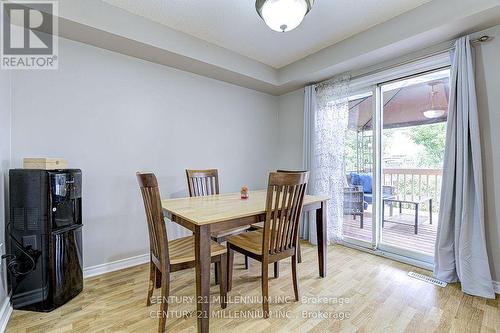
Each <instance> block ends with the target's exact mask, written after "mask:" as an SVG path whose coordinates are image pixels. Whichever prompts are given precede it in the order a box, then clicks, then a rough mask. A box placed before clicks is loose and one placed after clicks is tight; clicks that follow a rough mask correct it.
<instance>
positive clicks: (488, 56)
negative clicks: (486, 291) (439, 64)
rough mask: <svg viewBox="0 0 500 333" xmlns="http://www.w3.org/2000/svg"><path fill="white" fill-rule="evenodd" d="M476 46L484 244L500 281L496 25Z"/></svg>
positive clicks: (499, 36) (499, 46)
mask: <svg viewBox="0 0 500 333" xmlns="http://www.w3.org/2000/svg"><path fill="white" fill-rule="evenodd" d="M482 34H485V35H489V36H493V37H494V39H493V40H492V41H490V42H488V43H484V44H481V45H478V46H476V90H477V95H478V107H479V127H480V129H481V133H480V135H481V144H482V155H483V183H484V197H485V211H486V212H485V220H486V241H487V244H488V254H489V256H490V265H491V269H492V275H493V279H494V280H496V281H499V282H500V149H499V146H498V145H499V143H500V94H499V92H500V57H499V55H500V26H496V27H494V28H491V29H489V30H486V31H485V32H484V33H482Z"/></svg>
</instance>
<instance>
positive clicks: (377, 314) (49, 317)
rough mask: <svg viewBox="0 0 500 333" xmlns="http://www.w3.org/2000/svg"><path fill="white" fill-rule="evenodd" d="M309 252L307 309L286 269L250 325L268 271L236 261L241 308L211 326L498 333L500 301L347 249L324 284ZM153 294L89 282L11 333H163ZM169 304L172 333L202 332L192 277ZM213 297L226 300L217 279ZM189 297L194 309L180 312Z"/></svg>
mask: <svg viewBox="0 0 500 333" xmlns="http://www.w3.org/2000/svg"><path fill="white" fill-rule="evenodd" d="M302 251H303V263H302V264H299V266H298V267H299V268H298V272H299V288H300V289H299V290H300V293H301V297H303V298H304V299H302V300H303V302H297V303H295V302H293V301H292V300H293V289H292V279H291V274H290V264H289V262H288V261H286V262H282V265H281V276H280V277H279V278H278V279H273V278H272V279H271V280H270V283H269V287H270V296H271V297H275V298H274V299H272V300H271V301H272V303H271V305H270V310H271V318H269V319H262V318H248V317H249V316H252V315H253V316H257V317H258V316H259V314H261V312H260V311H261V305H260V303H259V299H258V297H260V295H261V292H260V281H259V274H260V273H259V272H260V267H259V264H258V263H257V262H255V261H251V267H250V269H249V270H244V269H243V257H242V256H239V255H236V256H235V274H234V282H233V290H232V291H231V292H230V294H229V295H230V299H229V301H230V302H233V303H230V304H229V305H228V307H227V309H226V310H224V311H222V310H221V308H220V304H219V303H215V304H212V306H211V311H214V312H213V314H214V315H215V316H216V317H217V318H215V317H214V318H212V319H211V320H210V329H211V332H238V333H244V332H251V333H257V332H273V333H274V332H344V331H345V332H427V333H428V332H500V296H498V295H497V299H496V300H485V299H482V298H477V297H472V296H468V295H465V294H463V293H462V292H461V291H460V286H459V285H457V284H455V285H449V286H448V287H446V288H440V287H436V286H433V285H430V284H427V283H424V282H421V281H418V280H414V279H411V278H409V277H408V276H407V273H408V271H409V270H414V271H417V272H420V273H425V274H430V272H427V271H423V270H420V269H417V268H414V267H412V266H408V265H405V264H402V263H398V262H395V261H392V260H389V259H385V258H382V257H378V256H374V255H371V254H368V253H364V252H359V251H357V250H353V249H349V248H346V247H343V246H331V247H329V249H328V276H327V277H326V278H324V279H321V278H319V277H318V265H317V255H316V248H315V247H313V246H311V245H309V244H307V243H302ZM147 286H148V266H147V265H140V266H136V267H132V268H128V269H124V270H121V271H117V272H112V273H108V274H104V275H101V276H98V277H94V278H89V279H86V280H85V287H84V291H83V292H82V293H81V294H80V295H79V296H78V297H76V298H75V299H73V300H72V301H70V302H69V303H67V304H66V305H64V306H62V307H60V308H59V309H57V310H54V311H52V312H51V313H34V312H25V311H17V310H15V311H14V312H13V314H12V316H11V319H10V321H9V324H8V326H7V332H9V333H11V332H19V333H21V332H29V333H35V332H43V333H49V332H50V333H55V332H60V333H61V332H156V328H157V319H154V318H151V314H153V315H154V314H155V313H154V312H155V311H156V310H157V309H158V305H157V304H156V305H155V304H153V305H152V306H151V307H149V308H148V307H146V299H145V297H146V290H147ZM155 294H156V295H157V294H158V293H157V292H156V293H155ZM171 295H173V296H176V297H177V299H176V302H175V303H174V304H171V305H170V308H169V310H170V311H172V312H173V314H174V315H178V316H180V318H174V317H170V318H168V319H167V330H166V331H167V332H195V331H196V318H195V317H194V316H190V313H191V312H192V311H194V310H195V308H196V305H195V303H193V302H189V297H194V295H195V275H194V270H193V269H188V270H185V271H180V272H175V273H173V274H172V286H171ZM211 295H212V296H213V297H217V296H218V287H216V286H214V285H213V279H212V288H211ZM182 297H184V298H186V299H185V301H186V302H184V303H181V298H182ZM238 297H247V298H244V299H238ZM276 298H277V299H276ZM252 300H253V301H254V302H252ZM239 301H240V302H239ZM241 301H245V302H246V304H243V303H241ZM342 301H343V302H344V304H339V303H340V302H342ZM317 302H320V303H321V304H313V303H317ZM307 303H309V304H307ZM280 316H281V317H280ZM318 316H322V317H329V318H330V319H321V318H318ZM238 317H239V318H238ZM311 317H312V318H311ZM340 318H343V319H342V320H341V319H340Z"/></svg>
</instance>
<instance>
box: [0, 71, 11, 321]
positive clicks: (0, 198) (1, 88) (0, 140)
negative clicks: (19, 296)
mask: <svg viewBox="0 0 500 333" xmlns="http://www.w3.org/2000/svg"><path fill="white" fill-rule="evenodd" d="M10 87H11V78H10V72H7V71H2V70H0V244H2V248H1V251H0V255H3V254H4V253H5V237H4V230H5V221H6V220H7V210H6V207H7V193H8V192H7V187H8V184H7V180H8V170H9V167H10V115H11V91H10ZM5 267H6V266H5V262H4V261H3V260H2V263H1V266H0V317H1V316H2V315H3V314H4V313H2V312H1V311H3V310H4V308H3V305H4V302H5V300H6V299H7V292H6V290H7V283H6V275H5ZM1 319H2V318H0V320H1ZM0 325H1V323H0ZM0 330H1V328H0Z"/></svg>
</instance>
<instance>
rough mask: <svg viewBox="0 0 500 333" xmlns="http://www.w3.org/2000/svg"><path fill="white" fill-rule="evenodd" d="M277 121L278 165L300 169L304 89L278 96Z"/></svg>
mask: <svg viewBox="0 0 500 333" xmlns="http://www.w3.org/2000/svg"><path fill="white" fill-rule="evenodd" d="M278 122H279V128H278V147H279V149H278V152H277V158H278V166H279V168H281V169H290V170H300V169H301V168H302V140H303V132H302V131H303V128H304V89H298V90H296V91H293V92H291V93H288V94H286V95H283V96H280V98H279V108H278Z"/></svg>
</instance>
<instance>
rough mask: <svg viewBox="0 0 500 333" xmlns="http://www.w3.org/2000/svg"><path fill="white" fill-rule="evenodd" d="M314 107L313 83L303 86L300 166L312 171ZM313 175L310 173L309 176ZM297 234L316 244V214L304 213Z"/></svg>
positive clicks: (309, 189) (314, 92)
mask: <svg viewBox="0 0 500 333" xmlns="http://www.w3.org/2000/svg"><path fill="white" fill-rule="evenodd" d="M315 109H316V91H315V87H314V85H310V86H307V87H305V88H304V135H303V136H304V138H303V147H302V148H303V151H302V158H303V163H302V167H303V168H304V170H310V171H311V172H312V165H311V164H312V159H313V155H312V154H313V150H312V148H313V147H312V143H313V139H314V137H313V135H314V119H315V118H314V112H315ZM312 177H313V175H312V174H311V176H310V178H312ZM307 193H308V194H311V193H312V190H311V186H308V187H307ZM299 235H300V237H301V238H303V239H306V240H308V241H309V242H310V243H312V244H317V239H316V215H315V214H310V213H306V214H304V217H303V219H302V222H301V224H300V232H299Z"/></svg>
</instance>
